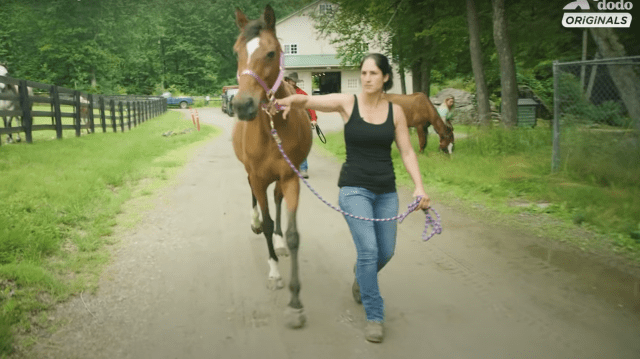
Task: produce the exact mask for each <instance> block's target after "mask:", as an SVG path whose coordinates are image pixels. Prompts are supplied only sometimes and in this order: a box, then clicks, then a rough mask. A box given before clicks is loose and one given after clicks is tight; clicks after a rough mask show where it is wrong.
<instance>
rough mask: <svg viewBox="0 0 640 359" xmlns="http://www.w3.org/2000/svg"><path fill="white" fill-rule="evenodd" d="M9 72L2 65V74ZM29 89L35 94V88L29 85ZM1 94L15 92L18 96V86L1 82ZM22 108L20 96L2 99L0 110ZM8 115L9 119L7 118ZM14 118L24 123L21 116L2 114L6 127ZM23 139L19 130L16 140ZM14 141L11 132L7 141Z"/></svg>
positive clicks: (30, 94) (0, 74) (0, 72)
mask: <svg viewBox="0 0 640 359" xmlns="http://www.w3.org/2000/svg"><path fill="white" fill-rule="evenodd" d="M8 74H9V71H7V69H6V68H5V67H4V66H2V65H0V76H8ZM27 90H28V93H29V96H33V89H31V88H30V87H28V88H27ZM0 94H13V95H14V96H18V94H19V92H18V86H15V85H12V84H5V83H1V82H0ZM20 110H21V107H20V100H19V99H18V98H16V99H14V100H0V111H20ZM7 117H8V118H9V119H7ZM14 118H15V119H16V120H17V121H20V124H22V119H21V117H18V116H2V120H3V122H4V127H11V122H12V121H13V119H14ZM21 140H22V139H21V138H20V133H19V132H18V133H17V134H16V142H20V141H21ZM12 142H13V137H12V136H11V134H8V135H7V143H12Z"/></svg>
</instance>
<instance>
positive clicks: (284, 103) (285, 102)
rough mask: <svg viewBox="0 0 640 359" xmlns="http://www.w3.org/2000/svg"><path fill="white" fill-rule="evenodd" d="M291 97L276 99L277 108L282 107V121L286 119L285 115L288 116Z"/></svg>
mask: <svg viewBox="0 0 640 359" xmlns="http://www.w3.org/2000/svg"><path fill="white" fill-rule="evenodd" d="M293 96H295V95H292V96H287V97H285V98H277V99H276V104H277V105H279V106H282V107H284V109H283V110H282V118H283V119H285V120H286V119H287V115H288V114H289V111H290V110H291V104H292V102H293V99H292V97H293Z"/></svg>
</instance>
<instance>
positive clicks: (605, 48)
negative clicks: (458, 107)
mask: <svg viewBox="0 0 640 359" xmlns="http://www.w3.org/2000/svg"><path fill="white" fill-rule="evenodd" d="M589 30H590V32H591V35H592V36H593V39H594V40H595V42H596V45H597V46H598V51H599V53H600V54H601V55H602V56H603V57H604V58H608V57H624V56H626V55H627V53H626V51H625V49H624V47H623V46H622V44H620V42H619V41H618V36H616V33H615V32H614V31H613V29H610V28H591V29H589ZM609 73H610V74H611V78H612V79H613V82H614V84H615V85H616V87H617V88H618V92H619V93H620V97H621V98H622V101H623V102H624V105H625V106H626V107H627V111H628V112H629V116H630V117H631V118H632V119H633V120H634V123H635V128H636V130H637V131H638V132H640V85H638V84H639V83H640V80H639V79H638V74H636V73H635V72H634V71H633V68H632V67H631V66H628V65H626V66H625V65H609Z"/></svg>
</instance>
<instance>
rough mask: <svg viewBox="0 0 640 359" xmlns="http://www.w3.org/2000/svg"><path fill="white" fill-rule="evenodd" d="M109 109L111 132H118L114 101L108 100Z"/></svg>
mask: <svg viewBox="0 0 640 359" xmlns="http://www.w3.org/2000/svg"><path fill="white" fill-rule="evenodd" d="M109 109H110V110H111V127H113V132H118V125H117V123H116V102H115V100H114V99H111V100H109Z"/></svg>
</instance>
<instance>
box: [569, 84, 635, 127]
mask: <svg viewBox="0 0 640 359" xmlns="http://www.w3.org/2000/svg"><path fill="white" fill-rule="evenodd" d="M559 87H560V88H559V95H560V112H561V113H562V114H563V117H564V119H565V120H570V122H569V121H568V123H571V124H585V123H586V124H603V125H611V126H626V125H628V123H629V121H628V120H626V119H625V118H624V117H623V116H622V114H623V107H622V105H621V104H620V103H619V102H616V101H605V102H603V103H601V104H600V105H595V104H593V103H592V102H591V101H590V100H589V99H587V98H586V97H585V96H584V94H583V93H582V88H581V86H580V81H579V80H578V78H577V77H576V76H575V75H573V74H569V73H563V74H562V75H561V76H560V85H559Z"/></svg>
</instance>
